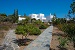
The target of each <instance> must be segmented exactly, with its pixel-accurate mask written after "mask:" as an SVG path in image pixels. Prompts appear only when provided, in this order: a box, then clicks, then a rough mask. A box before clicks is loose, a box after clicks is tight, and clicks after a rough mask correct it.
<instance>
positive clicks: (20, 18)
mask: <svg viewBox="0 0 75 50" xmlns="http://www.w3.org/2000/svg"><path fill="white" fill-rule="evenodd" d="M24 19H26V18H24V17H21V15H19V18H18V20H19V21H22V20H24Z"/></svg>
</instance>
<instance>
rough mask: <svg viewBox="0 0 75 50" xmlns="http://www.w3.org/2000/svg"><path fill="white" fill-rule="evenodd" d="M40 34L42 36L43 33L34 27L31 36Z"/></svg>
mask: <svg viewBox="0 0 75 50" xmlns="http://www.w3.org/2000/svg"><path fill="white" fill-rule="evenodd" d="M39 34H41V31H40V30H39V29H38V28H36V27H34V28H33V29H32V30H31V32H30V35H39Z"/></svg>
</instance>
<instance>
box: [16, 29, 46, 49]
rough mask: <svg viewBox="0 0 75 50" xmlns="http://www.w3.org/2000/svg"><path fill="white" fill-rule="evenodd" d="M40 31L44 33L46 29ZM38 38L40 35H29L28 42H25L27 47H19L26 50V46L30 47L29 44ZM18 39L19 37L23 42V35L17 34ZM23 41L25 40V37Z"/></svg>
mask: <svg viewBox="0 0 75 50" xmlns="http://www.w3.org/2000/svg"><path fill="white" fill-rule="evenodd" d="M40 30H41V32H43V31H44V30H45V29H40ZM38 36H39V35H29V36H28V37H27V41H26V42H24V43H25V45H19V47H20V49H19V50H24V48H25V47H26V46H28V44H30V43H31V42H32V41H34V40H35V39H36V38H37V37H38ZM16 37H17V39H20V40H22V35H17V34H16ZM23 39H24V40H25V37H23Z"/></svg>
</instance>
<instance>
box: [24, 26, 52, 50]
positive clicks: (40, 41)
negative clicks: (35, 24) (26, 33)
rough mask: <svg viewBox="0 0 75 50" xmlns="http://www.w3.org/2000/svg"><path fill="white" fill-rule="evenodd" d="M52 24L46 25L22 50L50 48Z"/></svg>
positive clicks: (44, 49) (46, 49)
mask: <svg viewBox="0 0 75 50" xmlns="http://www.w3.org/2000/svg"><path fill="white" fill-rule="evenodd" d="M52 31H53V26H50V27H48V28H47V29H46V30H45V31H44V32H43V33H41V35H39V36H38V38H37V39H35V40H34V41H33V42H31V43H30V44H29V45H28V46H27V47H26V48H24V50H50V42H51V39H52Z"/></svg>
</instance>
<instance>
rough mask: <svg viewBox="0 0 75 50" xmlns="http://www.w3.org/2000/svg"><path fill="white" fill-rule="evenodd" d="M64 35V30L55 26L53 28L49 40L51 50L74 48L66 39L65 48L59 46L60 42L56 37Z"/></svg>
mask: <svg viewBox="0 0 75 50" xmlns="http://www.w3.org/2000/svg"><path fill="white" fill-rule="evenodd" d="M60 36H61V37H62V38H63V37H65V35H64V32H62V31H60V30H59V29H58V28H57V27H54V28H53V33H52V41H51V46H50V48H51V50H75V48H74V47H73V43H72V42H70V41H68V43H67V44H66V49H62V48H60V47H59V45H60V43H59V40H58V38H59V37H60Z"/></svg>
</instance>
